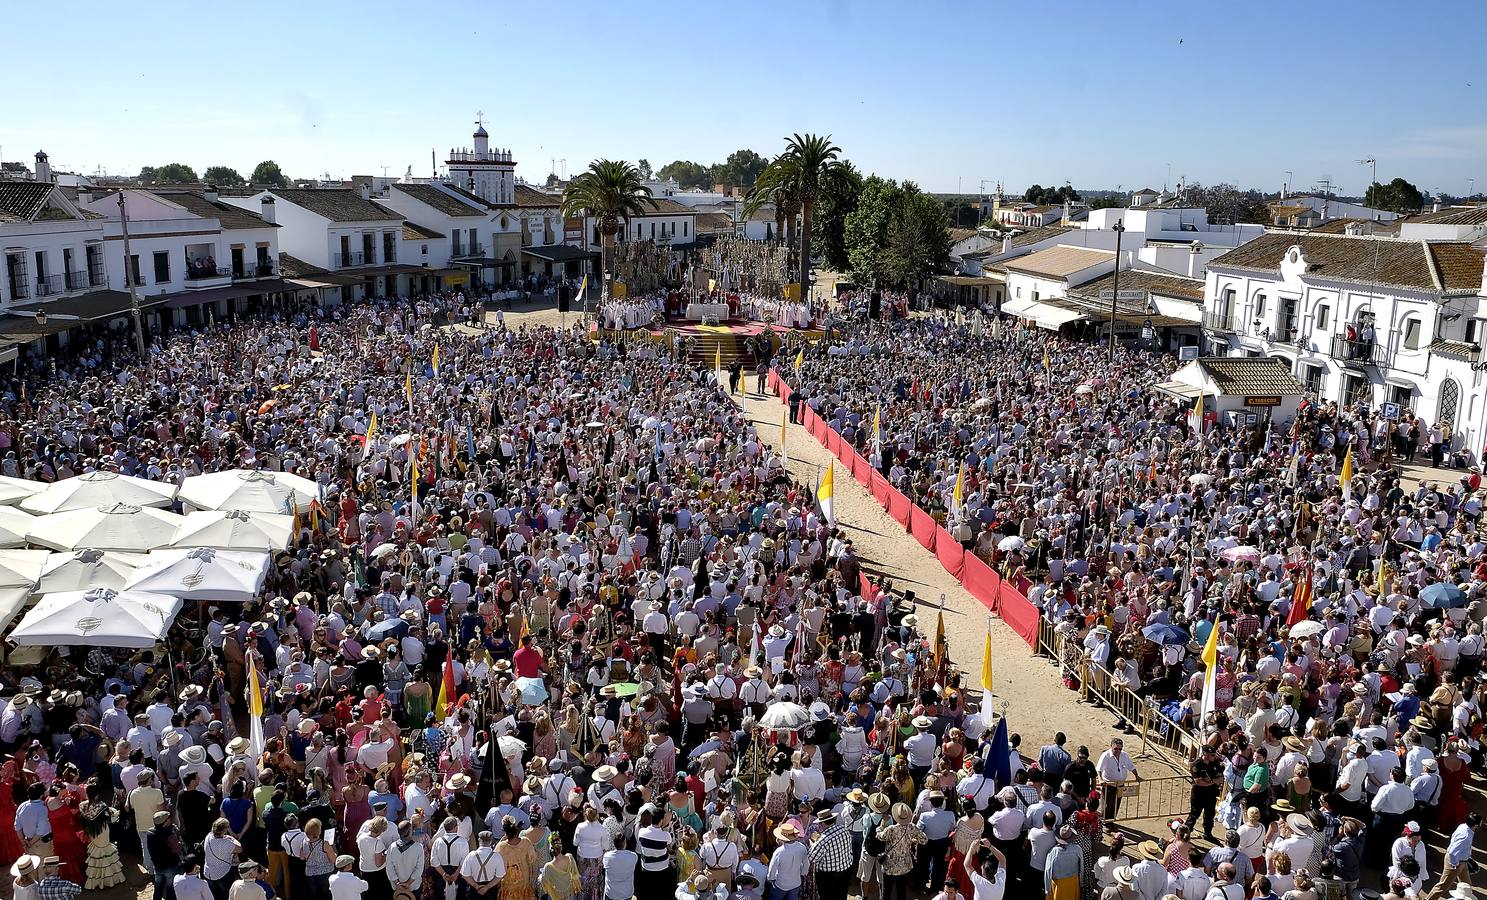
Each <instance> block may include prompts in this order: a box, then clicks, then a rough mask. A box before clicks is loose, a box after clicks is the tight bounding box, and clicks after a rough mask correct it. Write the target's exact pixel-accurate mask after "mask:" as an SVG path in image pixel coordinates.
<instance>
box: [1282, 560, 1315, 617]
mask: <svg viewBox="0 0 1487 900" xmlns="http://www.w3.org/2000/svg"><path fill="white" fill-rule="evenodd" d="M1311 594H1312V590H1311V563H1310V562H1309V561H1308V562H1307V564H1306V565H1305V566H1304V567H1303V568H1302V570H1301V579H1300V580H1299V581H1297V582H1296V593H1294V594H1292V595H1291V614H1290V615H1288V616H1286V627H1287V628H1291V627H1294V626H1295V625H1296V624H1297V623H1300V622H1305V621H1306V620H1307V618H1308V617H1309V616H1310V614H1311Z"/></svg>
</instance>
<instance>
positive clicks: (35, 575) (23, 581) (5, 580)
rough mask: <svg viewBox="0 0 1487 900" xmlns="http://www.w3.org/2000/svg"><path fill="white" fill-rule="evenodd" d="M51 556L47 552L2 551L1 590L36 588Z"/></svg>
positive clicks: (0, 554) (0, 557)
mask: <svg viewBox="0 0 1487 900" xmlns="http://www.w3.org/2000/svg"><path fill="white" fill-rule="evenodd" d="M51 555H52V554H51V552H50V551H47V550H0V588H11V587H24V588H27V589H31V588H35V587H36V582H37V580H38V579H39V578H41V572H42V569H43V568H44V567H45V565H46V561H47V557H49V556H51Z"/></svg>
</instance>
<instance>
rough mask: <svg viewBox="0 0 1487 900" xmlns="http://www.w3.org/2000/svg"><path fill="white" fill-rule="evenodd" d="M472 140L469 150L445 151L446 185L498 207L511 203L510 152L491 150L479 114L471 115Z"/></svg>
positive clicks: (512, 169) (512, 175)
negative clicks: (467, 192)
mask: <svg viewBox="0 0 1487 900" xmlns="http://www.w3.org/2000/svg"><path fill="white" fill-rule="evenodd" d="M472 137H473V140H474V144H475V146H474V148H473V149H470V148H465V147H461V148H459V149H457V150H455V149H451V150H450V151H449V160H448V162H446V163H445V165H446V166H447V167H448V170H449V182H450V183H451V184H453V185H454V186H455V187H457V188H462V189H464V190H467V191H470V192H471V193H473V194H474V195H475V196H477V197H479V198H480V199H482V200H484V201H485V202H487V203H491V204H495V205H498V206H499V205H504V204H509V203H515V202H516V199H515V194H516V161H515V160H513V159H512V158H511V151H510V150H502V149H500V148H499V147H498V148H496V149H491V146H490V134H489V132H487V131H486V130H485V116H484V114H483V113H479V112H477V113H476V114H475V134H474V135H473V136H472Z"/></svg>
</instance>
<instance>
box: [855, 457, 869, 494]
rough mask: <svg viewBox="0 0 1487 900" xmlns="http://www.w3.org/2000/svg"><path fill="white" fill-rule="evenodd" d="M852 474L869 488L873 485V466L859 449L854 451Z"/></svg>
mask: <svg viewBox="0 0 1487 900" xmlns="http://www.w3.org/2000/svg"><path fill="white" fill-rule="evenodd" d="M852 474H853V475H855V476H857V481H858V482H859V483H860V484H861V485H862V486H863V487H865V488H867V489H868V490H872V487H873V466H872V463H870V462H868V461H867V457H865V456H863V455H862V454H861V453H858V452H857V451H855V450H854V451H852Z"/></svg>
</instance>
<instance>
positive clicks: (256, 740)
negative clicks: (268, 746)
mask: <svg viewBox="0 0 1487 900" xmlns="http://www.w3.org/2000/svg"><path fill="white" fill-rule="evenodd" d="M263 744H264V741H263V691H262V690H261V689H260V688H259V686H258V664H257V662H256V661H254V662H252V664H250V665H249V666H248V747H249V748H250V749H251V750H252V751H253V755H254V756H258V755H259V754H261V753H263Z"/></svg>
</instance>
